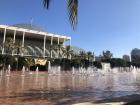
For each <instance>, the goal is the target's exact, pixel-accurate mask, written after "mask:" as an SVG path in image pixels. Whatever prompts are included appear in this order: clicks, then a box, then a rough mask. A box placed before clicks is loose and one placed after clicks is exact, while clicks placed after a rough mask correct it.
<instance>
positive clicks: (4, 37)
mask: <svg viewBox="0 0 140 105" xmlns="http://www.w3.org/2000/svg"><path fill="white" fill-rule="evenodd" d="M5 39H6V28H5V29H4V36H3V46H2V54H4V44H5Z"/></svg>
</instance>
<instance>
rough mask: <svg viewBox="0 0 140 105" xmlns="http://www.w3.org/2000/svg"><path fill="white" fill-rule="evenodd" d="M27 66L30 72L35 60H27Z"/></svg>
mask: <svg viewBox="0 0 140 105" xmlns="http://www.w3.org/2000/svg"><path fill="white" fill-rule="evenodd" d="M26 62H27V66H28V68H29V70H30V67H31V66H33V65H35V60H34V59H33V58H26Z"/></svg>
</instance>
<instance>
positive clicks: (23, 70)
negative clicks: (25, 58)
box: [21, 66, 25, 76]
mask: <svg viewBox="0 0 140 105" xmlns="http://www.w3.org/2000/svg"><path fill="white" fill-rule="evenodd" d="M21 76H25V66H23V67H22V75H21Z"/></svg>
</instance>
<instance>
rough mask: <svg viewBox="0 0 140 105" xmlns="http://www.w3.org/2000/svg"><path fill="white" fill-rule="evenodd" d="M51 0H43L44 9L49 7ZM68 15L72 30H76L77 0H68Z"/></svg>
mask: <svg viewBox="0 0 140 105" xmlns="http://www.w3.org/2000/svg"><path fill="white" fill-rule="evenodd" d="M50 1H51V0H43V5H44V7H45V8H46V9H48V8H49V5H50ZM68 16H69V20H70V24H71V26H72V28H73V30H76V27H77V24H78V0H68Z"/></svg>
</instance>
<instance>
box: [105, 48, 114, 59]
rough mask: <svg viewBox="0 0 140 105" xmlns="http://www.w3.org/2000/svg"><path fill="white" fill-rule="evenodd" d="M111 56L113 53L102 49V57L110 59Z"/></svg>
mask: <svg viewBox="0 0 140 105" xmlns="http://www.w3.org/2000/svg"><path fill="white" fill-rule="evenodd" d="M112 57H113V54H112V53H111V52H110V51H109V50H107V51H103V59H111V58H112Z"/></svg>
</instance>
